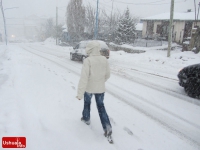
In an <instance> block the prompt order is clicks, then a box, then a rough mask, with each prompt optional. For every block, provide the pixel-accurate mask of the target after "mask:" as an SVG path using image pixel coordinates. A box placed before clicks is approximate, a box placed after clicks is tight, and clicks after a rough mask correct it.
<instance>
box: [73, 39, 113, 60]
mask: <svg viewBox="0 0 200 150" xmlns="http://www.w3.org/2000/svg"><path fill="white" fill-rule="evenodd" d="M88 42H90V41H81V42H80V43H79V44H78V45H76V46H75V47H74V48H73V50H72V51H71V52H70V59H71V60H75V59H78V60H80V61H83V60H84V59H85V58H87V57H88V55H87V54H86V52H85V48H86V46H87V43H88ZM98 42H99V44H100V46H101V50H100V53H101V55H102V56H105V57H106V58H107V59H108V58H109V56H110V50H109V48H108V45H107V44H106V43H105V42H104V41H100V40H98Z"/></svg>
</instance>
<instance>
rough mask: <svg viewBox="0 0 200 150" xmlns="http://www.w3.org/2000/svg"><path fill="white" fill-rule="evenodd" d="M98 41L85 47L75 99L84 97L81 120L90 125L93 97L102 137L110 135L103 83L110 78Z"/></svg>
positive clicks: (110, 128)
mask: <svg viewBox="0 0 200 150" xmlns="http://www.w3.org/2000/svg"><path fill="white" fill-rule="evenodd" d="M100 49H101V48H100V44H99V42H98V41H91V42H89V43H88V44H87V46H86V53H87V55H88V56H89V57H87V58H86V59H85V60H84V62H83V67H82V71H81V77H80V80H79V84H78V91H77V98H78V99H79V100H81V99H82V98H83V97H84V109H83V112H82V118H81V120H82V121H83V122H85V123H86V124H87V125H89V124H90V104H91V98H92V95H94V96H95V99H96V104H97V109H98V112H99V117H100V120H101V124H102V127H103V130H104V135H105V136H106V137H107V136H110V135H111V134H112V126H111V124H110V120H109V118H108V115H107V112H106V109H105V106H104V102H103V100H104V93H105V82H106V81H107V80H108V78H109V77H110V68H109V64H108V61H107V59H106V57H104V56H102V55H101V54H100Z"/></svg>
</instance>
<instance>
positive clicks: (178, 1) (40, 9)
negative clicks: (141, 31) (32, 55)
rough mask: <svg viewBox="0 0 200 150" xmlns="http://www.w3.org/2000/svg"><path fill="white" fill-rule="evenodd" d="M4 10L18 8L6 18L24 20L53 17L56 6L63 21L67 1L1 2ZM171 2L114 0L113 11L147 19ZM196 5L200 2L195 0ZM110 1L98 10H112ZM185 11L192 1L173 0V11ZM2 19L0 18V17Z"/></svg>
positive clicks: (86, 0)
mask: <svg viewBox="0 0 200 150" xmlns="http://www.w3.org/2000/svg"><path fill="white" fill-rule="evenodd" d="M2 1H3V6H4V9H5V8H10V7H19V8H18V9H11V10H6V11H5V15H6V17H7V18H10V17H12V18H24V17H26V16H29V15H32V14H36V15H38V16H40V17H43V16H45V17H55V15H56V5H57V6H58V7H59V12H58V15H59V18H60V19H63V20H64V19H65V11H66V6H67V4H68V2H69V0H2ZM83 2H84V4H87V3H89V2H90V3H91V5H93V6H94V7H96V2H97V0H83ZM170 2H171V0H114V3H113V4H114V8H113V11H116V10H117V9H119V10H120V11H122V12H123V11H124V10H125V9H126V7H127V6H128V7H129V9H130V12H131V14H132V15H135V16H139V17H140V18H142V17H148V16H151V15H156V14H159V13H163V12H169V11H170ZM196 2H197V4H198V3H199V2H200V0H196ZM111 6H112V0H99V7H100V9H106V10H107V12H108V13H111V10H112V7H111ZM187 9H192V10H194V0H175V11H177V12H182V11H186V10H187ZM0 18H2V16H0Z"/></svg>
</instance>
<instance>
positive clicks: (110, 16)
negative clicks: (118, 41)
mask: <svg viewBox="0 0 200 150" xmlns="http://www.w3.org/2000/svg"><path fill="white" fill-rule="evenodd" d="M111 1H112V10H111V16H110V34H111V26H112V11H113V1H114V0H111ZM110 36H111V35H110ZM110 40H111V37H110Z"/></svg>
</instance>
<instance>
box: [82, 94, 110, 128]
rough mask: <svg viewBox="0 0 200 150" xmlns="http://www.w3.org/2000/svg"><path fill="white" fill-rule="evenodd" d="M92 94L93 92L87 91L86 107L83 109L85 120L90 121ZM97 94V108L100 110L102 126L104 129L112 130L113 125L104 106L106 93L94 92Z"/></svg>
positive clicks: (85, 95)
mask: <svg viewBox="0 0 200 150" xmlns="http://www.w3.org/2000/svg"><path fill="white" fill-rule="evenodd" d="M92 95H93V94H91V93H87V92H85V94H84V109H83V113H82V114H83V119H84V120H85V121H89V120H90V104H91V99H92ZM94 95H95V99H96V104H97V109H98V112H99V117H100V120H101V124H102V127H103V129H104V131H109V132H110V131H112V126H111V124H110V120H109V118H108V115H107V113H106V109H105V107H104V103H103V100H104V93H101V94H94Z"/></svg>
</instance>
